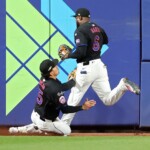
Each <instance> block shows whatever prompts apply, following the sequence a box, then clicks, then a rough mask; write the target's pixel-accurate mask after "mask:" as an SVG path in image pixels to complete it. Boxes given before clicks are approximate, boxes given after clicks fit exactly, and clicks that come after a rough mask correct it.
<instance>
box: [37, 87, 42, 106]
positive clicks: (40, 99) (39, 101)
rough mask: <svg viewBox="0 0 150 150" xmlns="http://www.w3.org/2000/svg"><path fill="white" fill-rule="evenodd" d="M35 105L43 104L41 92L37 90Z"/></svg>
mask: <svg viewBox="0 0 150 150" xmlns="http://www.w3.org/2000/svg"><path fill="white" fill-rule="evenodd" d="M37 103H38V104H39V105H41V104H42V103H43V92H42V91H41V90H39V93H38V97H37Z"/></svg>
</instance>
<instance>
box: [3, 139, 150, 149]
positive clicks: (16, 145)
mask: <svg viewBox="0 0 150 150" xmlns="http://www.w3.org/2000/svg"><path fill="white" fill-rule="evenodd" d="M0 150H150V137H149V136H94V137H91V136H83V137H75V136H70V137H62V136H58V137H57V136H0Z"/></svg>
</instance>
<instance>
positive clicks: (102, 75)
mask: <svg viewBox="0 0 150 150" xmlns="http://www.w3.org/2000/svg"><path fill="white" fill-rule="evenodd" d="M73 17H75V19H76V24H77V29H76V31H75V33H74V38H75V44H76V47H77V48H76V51H75V52H73V53H71V50H70V48H68V46H66V45H65V44H64V45H61V46H60V47H59V49H58V55H59V56H60V58H61V60H64V59H67V58H73V59H76V61H77V70H76V85H75V87H73V88H72V89H71V93H70V95H69V99H68V102H67V103H68V105H71V106H77V105H78V104H79V103H80V101H81V99H82V97H83V95H84V94H85V92H86V91H87V90H88V88H89V87H90V86H92V88H93V90H94V91H95V93H96V94H97V95H98V97H99V99H100V100H101V101H102V102H103V103H104V104H105V105H114V104H115V103H116V102H118V100H120V98H121V97H122V96H123V95H124V93H125V92H126V91H127V90H129V91H131V92H133V93H134V94H137V95H138V94H140V89H139V87H138V86H137V85H136V84H135V83H133V82H131V81H130V80H128V79H127V78H122V79H121V80H120V82H119V84H118V85H117V86H116V87H115V88H114V89H113V90H111V88H110V83H109V78H108V74H107V68H106V65H105V64H104V63H103V62H102V60H101V58H100V54H101V48H102V45H103V44H107V43H108V37H107V35H106V33H105V31H104V29H103V28H101V27H100V26H98V25H97V24H96V23H94V22H91V21H90V12H89V10H87V9H86V8H79V9H78V10H77V11H76V14H75V15H74V16H73ZM65 51H66V52H65ZM74 115H75V113H70V114H64V115H63V116H62V119H61V120H62V121H64V122H66V124H68V125H70V124H71V121H72V119H73V117H74Z"/></svg>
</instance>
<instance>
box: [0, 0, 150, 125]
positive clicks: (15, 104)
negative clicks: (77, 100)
mask: <svg viewBox="0 0 150 150" xmlns="http://www.w3.org/2000/svg"><path fill="white" fill-rule="evenodd" d="M16 1H17V0H7V1H4V0H2V1H1V5H0V21H1V27H0V31H1V32H0V33H1V34H0V49H1V54H0V63H1V64H2V65H1V68H0V72H1V76H0V83H1V85H0V88H1V90H0V95H1V101H0V102H1V105H0V118H1V119H0V125H23V124H28V123H30V122H31V120H30V114H31V112H32V110H33V107H34V103H35V100H36V96H37V91H38V80H39V77H40V72H39V64H40V62H41V61H42V60H43V59H45V58H48V57H49V56H50V58H58V55H57V49H58V46H59V45H60V44H63V43H65V44H68V45H69V46H70V47H72V48H75V44H74V30H75V29H76V25H75V20H74V18H72V17H70V16H71V15H73V14H74V12H75V10H76V9H77V8H79V7H86V8H88V9H89V10H90V12H91V20H92V21H94V22H96V23H97V24H99V25H100V26H102V27H103V28H104V29H105V31H106V33H107V34H108V37H109V44H108V45H105V46H104V47H103V49H102V60H103V61H104V63H105V64H106V65H107V68H108V73H109V80H110V84H111V87H112V88H114V87H115V86H116V85H117V84H118V82H119V80H120V79H121V78H122V77H128V78H129V79H131V80H133V81H134V82H136V83H137V84H138V85H140V86H141V87H142V94H141V96H137V95H134V94H132V93H130V92H127V93H126V94H125V95H124V96H123V98H121V100H120V101H119V102H118V103H117V104H115V105H114V106H104V105H103V104H102V102H101V101H100V100H99V99H98V97H97V95H96V94H95V93H94V92H93V90H92V89H91V88H90V89H89V90H88V91H87V93H86V94H85V96H84V97H83V100H82V101H81V103H83V101H84V100H85V98H86V97H88V98H89V99H95V100H96V101H97V105H96V107H95V108H92V109H91V110H89V111H84V112H79V113H78V114H76V116H75V118H74V120H73V122H72V125H139V126H149V125H150V121H149V115H150V109H149V108H150V102H149V101H148V97H149V92H148V85H149V84H148V83H149V82H150V80H149V78H148V77H149V76H148V74H149V73H150V69H149V60H150V59H149V58H150V53H149V51H148V48H149V44H148V41H149V35H148V33H149V31H150V30H149V29H148V24H149V21H148V19H149V15H148V14H149V7H150V4H149V2H148V0H143V1H142V3H141V1H140V0H132V1H131V0H115V2H114V1H112V0H95V1H92V0H88V1H87V0H82V1H81V0H76V1H70V0H19V1H17V3H16ZM141 16H142V17H141ZM58 66H59V70H60V75H59V76H58V78H59V79H60V80H61V81H62V82H65V81H67V75H68V73H69V72H70V71H72V70H73V69H74V68H75V66H76V62H75V61H74V60H72V59H69V60H66V61H64V62H60V63H59V65H58ZM69 92H70V91H68V92H66V94H65V96H66V98H67V97H68V95H69Z"/></svg>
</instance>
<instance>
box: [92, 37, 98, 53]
mask: <svg viewBox="0 0 150 150" xmlns="http://www.w3.org/2000/svg"><path fill="white" fill-rule="evenodd" d="M99 39H100V38H99V36H98V35H96V36H95V37H94V43H93V47H92V49H93V51H98V50H99V49H100V44H99Z"/></svg>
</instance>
